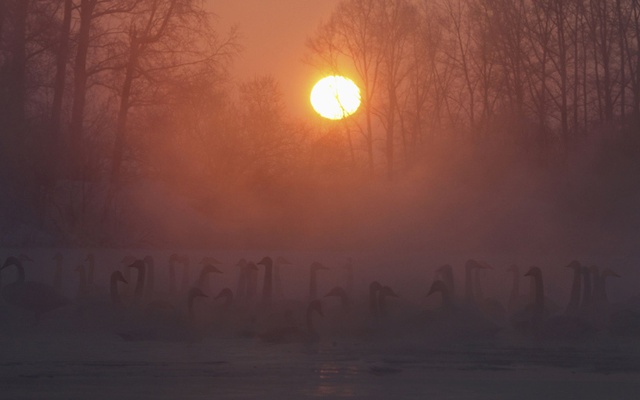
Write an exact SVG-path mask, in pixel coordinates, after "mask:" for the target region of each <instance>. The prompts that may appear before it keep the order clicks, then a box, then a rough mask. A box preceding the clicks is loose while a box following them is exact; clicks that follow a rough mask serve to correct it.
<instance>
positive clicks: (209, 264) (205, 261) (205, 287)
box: [196, 257, 222, 294]
mask: <svg viewBox="0 0 640 400" xmlns="http://www.w3.org/2000/svg"><path fill="white" fill-rule="evenodd" d="M200 265H201V266H202V269H201V270H200V274H199V275H198V279H197V280H196V283H197V287H199V288H200V290H202V293H205V294H208V293H210V292H211V282H210V281H209V273H216V274H221V273H222V271H220V270H219V269H218V268H217V266H219V265H222V263H221V262H220V261H218V260H217V259H215V258H214V257H202V260H200ZM205 270H206V272H205Z"/></svg>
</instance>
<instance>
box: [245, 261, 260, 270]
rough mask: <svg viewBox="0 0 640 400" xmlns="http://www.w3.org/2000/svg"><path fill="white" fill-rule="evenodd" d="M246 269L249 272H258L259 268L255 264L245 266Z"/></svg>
mask: <svg viewBox="0 0 640 400" xmlns="http://www.w3.org/2000/svg"><path fill="white" fill-rule="evenodd" d="M245 268H246V269H247V271H257V270H258V266H257V265H256V264H255V263H252V262H250V263H247V264H246V265H245Z"/></svg>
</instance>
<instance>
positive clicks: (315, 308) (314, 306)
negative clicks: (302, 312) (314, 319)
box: [307, 300, 324, 317]
mask: <svg viewBox="0 0 640 400" xmlns="http://www.w3.org/2000/svg"><path fill="white" fill-rule="evenodd" d="M307 311H308V312H309V313H311V312H316V313H318V315H320V316H321V317H324V313H323V312H322V303H321V302H320V300H313V301H311V302H310V303H309V308H308V309H307Z"/></svg>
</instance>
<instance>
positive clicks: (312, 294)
mask: <svg viewBox="0 0 640 400" xmlns="http://www.w3.org/2000/svg"><path fill="white" fill-rule="evenodd" d="M316 272H317V271H316V270H315V269H312V270H311V276H310V278H309V300H317V299H318V277H317V274H316Z"/></svg>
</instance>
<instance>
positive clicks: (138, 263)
mask: <svg viewBox="0 0 640 400" xmlns="http://www.w3.org/2000/svg"><path fill="white" fill-rule="evenodd" d="M127 267H128V268H135V269H137V270H139V271H140V270H143V269H145V267H146V263H145V262H144V260H135V261H134V262H132V263H131V264H129V265H127Z"/></svg>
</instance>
